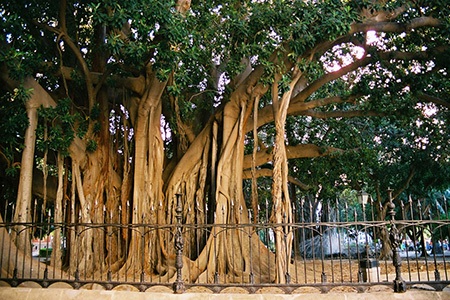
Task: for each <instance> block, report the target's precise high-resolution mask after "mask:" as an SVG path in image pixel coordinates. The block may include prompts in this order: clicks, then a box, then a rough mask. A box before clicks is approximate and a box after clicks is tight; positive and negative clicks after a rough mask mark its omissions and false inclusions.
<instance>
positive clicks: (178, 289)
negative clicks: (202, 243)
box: [173, 194, 185, 294]
mask: <svg viewBox="0 0 450 300" xmlns="http://www.w3.org/2000/svg"><path fill="white" fill-rule="evenodd" d="M176 197H177V207H176V209H175V212H176V218H177V226H176V232H175V250H176V256H177V258H176V263H175V268H176V269H177V279H176V280H175V282H174V283H173V291H174V293H175V294H182V293H184V291H185V286H184V282H183V277H182V275H183V274H182V273H181V271H182V268H183V247H184V242H183V235H182V232H181V229H182V226H181V219H182V213H183V207H182V205H181V195H180V194H176Z"/></svg>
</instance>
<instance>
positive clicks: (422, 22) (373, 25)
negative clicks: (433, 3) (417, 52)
mask: <svg viewBox="0 0 450 300" xmlns="http://www.w3.org/2000/svg"><path fill="white" fill-rule="evenodd" d="M439 26H441V21H440V20H439V19H436V18H433V17H426V16H424V17H420V18H415V19H412V20H411V21H410V22H408V23H394V22H368V23H357V24H353V25H352V26H351V29H350V33H356V32H368V31H377V32H394V33H402V32H409V31H411V30H413V29H417V28H421V27H439Z"/></svg>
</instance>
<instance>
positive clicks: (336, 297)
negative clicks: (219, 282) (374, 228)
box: [0, 287, 450, 300]
mask: <svg viewBox="0 0 450 300" xmlns="http://www.w3.org/2000/svg"><path fill="white" fill-rule="evenodd" d="M0 299H1V300H123V299H125V300H151V299H157V300H231V299H236V300H244V299H249V300H283V299H289V300H449V299H450V291H444V292H435V291H422V290H408V291H407V292H406V293H403V294H396V293H392V292H373V293H338V292H336V293H335V292H330V293H328V294H309V293H307V294H293V295H282V294H207V293H185V294H181V295H176V294H170V293H155V292H134V291H105V290H81V289H80V290H73V289H60V288H48V289H43V288H20V287H18V288H9V287H0Z"/></svg>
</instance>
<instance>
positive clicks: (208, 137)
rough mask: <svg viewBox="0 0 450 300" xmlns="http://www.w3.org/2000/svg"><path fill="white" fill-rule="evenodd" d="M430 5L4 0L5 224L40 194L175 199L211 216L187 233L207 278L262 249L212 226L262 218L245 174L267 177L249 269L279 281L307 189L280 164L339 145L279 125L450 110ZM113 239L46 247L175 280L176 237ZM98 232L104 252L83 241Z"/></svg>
mask: <svg viewBox="0 0 450 300" xmlns="http://www.w3.org/2000/svg"><path fill="white" fill-rule="evenodd" d="M427 2H429V3H427V4H426V5H423V6H419V4H418V2H417V1H331V0H330V1H328V0H327V1H281V0H280V1H192V2H191V1H190V0H179V1H160V0H133V1H109V0H108V1H107V0H96V1H70V0H62V1H59V0H58V1H54V0H50V1H41V0H29V1H2V2H1V4H0V17H1V19H2V22H0V23H1V25H0V31H1V39H0V43H1V52H0V67H1V74H0V82H1V87H0V89H1V91H2V99H1V101H2V102H3V103H2V106H3V107H7V106H8V105H9V106H10V107H14V109H16V110H15V111H14V113H13V114H12V115H14V116H15V117H16V119H14V124H16V125H17V126H9V127H2V128H3V129H2V130H5V132H4V133H3V132H2V136H5V139H4V140H3V141H2V142H1V143H2V148H1V153H2V155H1V157H2V158H1V161H2V169H3V170H10V169H11V168H12V169H14V168H16V167H17V166H20V170H19V172H20V178H19V181H18V184H17V187H16V189H17V199H15V201H14V206H15V209H14V215H13V216H12V220H13V221H14V222H17V223H20V222H32V221H35V218H36V216H33V215H32V213H31V211H32V210H31V209H30V208H31V207H32V206H33V205H34V201H35V199H36V198H37V197H39V198H40V199H43V202H42V203H43V205H44V207H47V206H53V207H55V212H56V214H55V215H54V216H52V218H54V221H55V222H56V223H58V222H59V223H63V222H68V223H80V224H86V223H87V224H90V223H102V222H103V221H104V220H105V219H106V220H107V221H108V222H110V223H121V224H150V225H155V224H158V225H161V226H163V225H171V224H175V222H176V214H175V209H176V196H175V195H176V194H180V195H181V201H182V203H183V213H182V215H183V218H182V222H183V223H184V224H203V223H210V224H211V225H213V226H212V227H211V228H212V229H211V230H212V231H211V234H210V235H207V236H206V238H204V239H200V240H199V238H198V236H196V234H195V232H192V234H186V235H185V245H186V247H185V253H184V254H185V257H184V262H185V266H190V273H189V278H188V279H189V280H190V281H195V280H197V278H198V277H199V276H201V275H202V274H208V276H207V277H208V278H207V280H208V281H209V282H212V281H213V280H214V278H213V276H214V271H216V270H217V271H219V273H220V274H226V276H229V278H234V277H236V278H243V277H245V278H247V277H248V276H243V275H248V273H249V272H250V270H249V265H250V263H249V260H250V259H251V258H250V257H249V253H250V251H249V249H250V248H252V249H261V251H268V250H267V247H266V246H265V245H264V243H263V242H262V241H261V239H260V238H259V237H258V235H256V234H254V235H251V239H242V238H241V235H240V234H239V232H237V231H236V230H227V231H223V232H222V233H221V234H217V235H215V234H213V233H214V230H215V229H214V228H215V227H214V225H215V224H240V223H242V224H244V223H250V222H253V221H255V220H257V218H258V215H257V213H256V212H257V207H258V204H259V201H261V199H260V197H258V186H257V184H256V182H257V178H259V177H261V176H265V177H270V178H272V183H271V193H272V196H271V199H270V203H271V209H270V216H269V220H268V221H269V222H271V223H273V224H277V225H276V226H275V251H274V252H273V253H272V252H270V253H268V254H267V255H262V256H261V260H262V261H261V263H260V264H259V266H260V267H261V266H264V265H267V264H269V263H271V264H275V265H276V271H275V272H274V274H272V276H269V275H268V274H258V273H261V272H263V270H266V268H263V267H261V268H260V269H259V268H258V267H255V268H254V269H253V270H252V272H254V273H257V274H258V275H260V276H259V278H266V279H265V280H267V281H277V282H280V283H283V282H284V281H285V280H286V278H285V277H284V276H283V274H284V273H285V272H286V268H287V267H288V263H289V260H290V256H291V253H292V234H293V233H292V228H291V227H290V226H289V223H291V222H292V218H293V212H292V203H291V202H292V200H291V199H290V197H291V195H290V192H289V186H288V183H291V184H294V185H297V186H298V187H299V188H301V189H308V188H313V189H314V187H310V186H308V185H306V184H303V183H302V181H304V180H305V179H306V178H307V177H308V176H310V175H309V174H307V173H305V174H301V176H297V177H293V176H292V174H291V173H290V168H289V164H288V162H289V160H292V159H301V158H312V157H320V156H326V155H333V154H334V155H337V154H338V153H341V151H345V150H346V149H342V148H341V147H336V146H335V145H333V144H329V145H317V144H310V143H303V142H302V138H304V136H305V134H307V133H303V132H292V131H287V130H286V120H287V119H288V118H292V119H293V120H296V122H299V123H302V124H307V123H310V122H311V120H313V119H317V118H318V119H324V120H326V119H330V118H333V120H340V119H344V118H352V117H358V118H364V117H369V116H374V115H377V116H388V115H395V114H396V113H398V112H402V111H406V110H408V109H412V108H414V107H416V105H417V103H431V104H432V105H441V106H443V107H446V108H447V109H448V106H449V105H448V100H447V102H446V100H445V99H443V98H441V94H442V93H444V94H445V91H444V90H442V89H441V90H439V89H438V88H436V87H437V86H438V85H439V82H440V80H441V77H445V76H446V74H447V76H448V73H446V71H445V70H446V69H445V68H447V65H446V64H445V62H446V60H445V56H446V55H447V56H448V28H449V19H448V15H449V10H450V8H449V5H448V4H446V2H445V1H427ZM431 62H432V63H431ZM443 70H444V71H445V72H444V71H443ZM447 92H448V90H447ZM11 111H12V110H11ZM19 116H22V117H21V118H19ZM25 116H26V117H25ZM11 120H13V119H12V117H11V118H9V116H8V119H5V124H8V122H13V121H11ZM11 124H12V123H11ZM311 124H312V123H311ZM8 128H9V129H8ZM11 128H12V129H11ZM7 130H11V132H13V133H11V132H10V131H7ZM17 132H18V133H17ZM323 134H325V133H323ZM11 136H12V137H13V138H11V139H10V137H11ZM18 137H20V139H19V138H18ZM288 137H289V140H290V141H292V140H297V142H296V143H292V142H291V143H288V142H287V141H288ZM13 140H14V141H13ZM17 143H19V144H21V145H23V146H21V147H16V145H17ZM356 147H357V145H353V147H352V148H356ZM16 169H17V168H16ZM2 172H3V171H2ZM5 176H6V175H2V180H6V179H5V178H6V177H5ZM244 180H248V181H251V182H252V184H251V191H252V192H251V197H250V199H245V197H244V193H243V190H244V186H243V182H244ZM192 210H195V211H196V213H195V214H193V213H190V212H191V211H192ZM62 212H65V213H64V214H63V213H62ZM105 216H106V217H105ZM3 218H5V216H3ZM15 232H17V234H16V235H12V236H11V239H12V241H14V242H15V244H16V246H17V247H18V249H20V250H21V251H24V252H25V253H27V251H30V249H29V243H27V241H29V240H30V238H31V237H30V235H31V234H32V233H31V232H30V231H29V230H16V231H15ZM112 234H113V236H114V238H110V235H109V234H108V233H106V232H103V231H95V230H91V231H85V232H83V233H82V234H79V235H78V236H77V238H78V239H79V240H78V241H77V242H78V243H81V244H82V245H84V246H83V247H80V248H79V249H77V250H76V251H75V249H70V245H71V243H70V240H69V241H68V246H69V249H68V254H67V255H68V258H67V259H66V260H65V261H61V260H60V259H59V260H58V257H62V256H61V255H60V254H59V256H58V250H57V249H58V247H55V249H56V250H55V251H54V252H53V256H54V257H53V258H54V259H52V263H53V264H54V267H56V268H62V267H64V268H65V270H67V272H69V273H74V272H75V271H77V272H81V273H83V274H90V273H93V272H99V270H102V264H105V262H106V261H107V260H109V261H112V262H114V264H113V268H112V271H113V272H124V273H126V272H131V271H132V270H133V269H134V268H133V266H135V265H139V266H141V263H142V262H144V264H145V265H144V270H145V273H146V274H147V275H150V276H151V275H158V274H159V275H161V274H168V276H167V280H170V277H171V276H173V272H172V271H173V266H174V258H173V255H174V252H173V235H166V234H164V233H163V232H162V231H161V230H154V231H151V232H150V233H148V234H147V233H146V235H145V239H144V240H142V239H143V236H144V235H143V233H142V232H140V230H139V229H137V230H131V231H128V230H121V231H117V232H114V233H112ZM61 236H62V233H61V232H60V231H59V230H56V231H55V235H54V239H55V240H56V241H55V243H60V241H59V240H60V239H61V238H62V237H61ZM213 236H214V237H215V238H214V240H213V238H212V237H213ZM225 240H227V241H230V240H232V241H233V243H232V248H233V251H230V249H226V248H224V247H221V246H220V245H223V241H225ZM213 242H215V243H217V245H218V246H217V247H218V248H217V251H212V249H213V248H214V247H213V245H212V243H213ZM142 243H145V245H144V247H141V245H142ZM94 244H95V245H104V246H103V247H96V248H95V249H103V250H102V251H100V253H98V252H96V253H93V249H94V248H93V247H92V246H91V245H94ZM192 248H196V251H192V252H190V251H188V250H187V249H192ZM190 253H197V254H196V255H191V254H190ZM233 256H234V257H233ZM75 257H77V260H80V261H77V262H76V264H75V262H74V260H75ZM236 257H239V262H240V263H238V264H236V263H235V262H236V261H238V260H236V259H235V258H236ZM143 258H145V259H143ZM241 262H244V263H241ZM75 266H78V267H80V269H77V270H75ZM103 269H104V268H103ZM208 270H214V271H209V272H207V271H208ZM171 272H172V273H171Z"/></svg>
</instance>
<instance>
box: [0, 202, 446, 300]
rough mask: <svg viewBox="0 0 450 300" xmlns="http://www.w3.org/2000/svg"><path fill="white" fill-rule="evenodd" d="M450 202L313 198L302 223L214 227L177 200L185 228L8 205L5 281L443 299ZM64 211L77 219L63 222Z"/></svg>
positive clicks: (250, 221) (0, 231) (2, 264)
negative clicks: (84, 218)
mask: <svg viewBox="0 0 450 300" xmlns="http://www.w3.org/2000/svg"><path fill="white" fill-rule="evenodd" d="M447 205H448V203H447V200H446V199H445V198H443V199H442V201H425V200H421V201H419V200H416V201H412V200H409V201H406V202H401V201H400V202H399V203H397V205H394V203H393V202H392V200H391V201H390V202H387V203H386V204H380V203H375V202H373V201H371V199H369V202H368V203H367V204H366V203H358V204H353V205H350V204H348V203H339V201H336V200H335V201H330V202H328V203H322V202H314V201H307V200H302V201H300V202H298V203H296V204H295V205H293V212H292V214H293V220H294V221H293V222H291V223H282V224H273V223H270V222H268V220H269V213H270V208H269V207H268V206H267V207H265V208H264V209H260V211H258V218H255V217H252V215H254V214H253V211H251V210H248V211H243V208H242V207H240V208H234V207H231V208H230V210H231V211H228V212H227V213H231V214H233V211H232V210H234V209H236V210H237V211H236V212H234V214H235V215H236V216H239V214H242V215H243V218H242V220H244V219H245V220H246V221H247V222H245V223H243V222H240V220H239V218H235V219H236V222H235V223H234V224H218V223H216V222H214V221H215V220H216V218H212V221H213V222H211V223H212V224H207V223H206V222H203V223H202V222H198V223H197V224H185V222H184V220H186V219H187V216H188V214H195V213H196V211H195V210H194V208H189V207H183V206H182V204H181V201H178V205H177V207H175V208H174V210H173V211H174V213H175V218H174V220H176V222H174V224H167V225H149V224H143V223H139V224H129V223H128V222H124V221H122V220H126V219H127V218H122V217H121V216H120V214H121V213H122V210H121V209H118V210H117V214H119V215H118V218H114V217H113V216H112V213H110V214H109V213H108V212H107V211H106V209H104V213H103V215H102V218H101V220H102V222H89V223H83V222H80V220H81V217H79V218H77V217H74V215H75V214H74V213H69V212H68V211H62V212H58V211H55V210H54V209H47V210H44V211H42V212H38V211H37V209H36V206H35V207H34V208H33V211H32V213H30V214H31V215H34V217H33V220H34V221H33V222H30V223H18V222H12V221H10V220H11V219H12V218H11V216H12V215H13V213H14V211H13V208H12V207H11V206H8V207H7V208H6V209H5V211H4V213H3V220H4V221H2V223H0V239H1V247H0V255H1V260H0V269H1V275H0V281H3V282H4V283H7V284H9V285H10V286H12V287H16V286H21V285H24V284H30V282H31V283H33V284H38V285H40V286H42V287H48V286H50V285H53V284H55V283H58V284H60V283H65V284H66V285H70V286H71V287H73V288H89V287H92V285H99V286H101V287H102V288H104V289H108V290H110V289H119V288H121V289H136V290H140V291H146V290H148V289H150V288H153V287H161V286H162V287H166V288H168V289H170V290H172V291H174V292H175V293H182V292H184V291H186V290H189V289H192V290H197V291H201V290H204V289H207V290H209V291H213V292H222V291H223V290H225V289H227V290H228V289H244V290H246V291H248V292H251V293H255V292H264V291H265V290H269V291H270V292H274V291H275V292H276V291H277V290H278V291H279V292H283V293H299V292H308V291H311V289H312V290H313V291H317V290H319V291H320V292H328V291H330V290H333V289H342V288H345V289H350V290H353V291H357V292H363V291H366V290H370V289H374V288H377V289H378V288H386V289H393V290H394V291H396V292H403V291H406V289H408V288H411V287H414V286H420V287H421V288H424V287H427V288H430V289H434V290H442V289H444V288H445V287H446V286H448V285H450V245H449V242H448V240H449V231H450V220H449V219H450V218H449V216H450V215H449V211H448V208H447ZM55 213H56V214H58V213H60V214H61V215H62V216H66V218H69V219H71V222H57V221H55V217H54V216H55ZM124 213H125V214H129V212H126V211H125V212H124ZM219 213H220V212H219ZM39 215H40V216H39ZM244 215H245V218H244ZM8 216H9V217H8ZM70 216H72V217H70ZM205 218H206V217H205ZM114 220H116V221H114ZM113 221H114V222H113ZM280 228H281V229H282V230H283V238H284V239H285V240H284V242H287V241H288V240H289V241H290V242H291V243H285V244H289V249H290V250H289V252H287V255H286V259H287V260H288V261H287V262H286V264H285V265H284V268H283V269H282V270H283V271H282V272H280V271H279V270H280V269H279V268H278V267H279V265H278V264H280V262H279V261H277V258H276V255H275V252H276V251H277V249H279V248H277V243H279V242H280V240H277V238H276V232H277V230H280ZM133 236H135V237H138V238H133ZM88 237H90V238H88ZM156 240H157V241H158V242H156V243H155V241H156ZM16 245H21V246H19V247H16ZM158 246H160V247H158ZM20 247H21V248H22V249H25V250H24V251H23V250H19V248H20ZM162 248H165V250H163V249H162ZM162 252H164V253H162ZM155 258H156V260H159V261H155ZM221 261H222V262H221ZM280 277H283V278H280Z"/></svg>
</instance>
